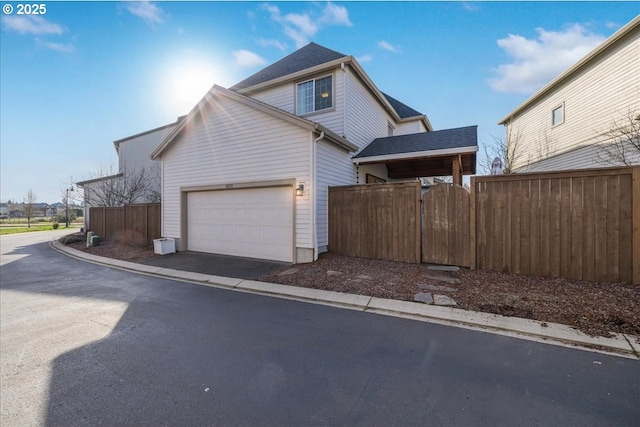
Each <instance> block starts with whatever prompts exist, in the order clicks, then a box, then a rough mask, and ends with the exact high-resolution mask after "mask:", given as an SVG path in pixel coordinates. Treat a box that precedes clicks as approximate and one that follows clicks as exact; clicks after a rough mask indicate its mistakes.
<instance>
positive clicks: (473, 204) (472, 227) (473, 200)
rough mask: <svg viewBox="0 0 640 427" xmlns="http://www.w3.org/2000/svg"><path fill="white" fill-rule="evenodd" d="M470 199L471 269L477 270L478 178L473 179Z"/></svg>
mask: <svg viewBox="0 0 640 427" xmlns="http://www.w3.org/2000/svg"><path fill="white" fill-rule="evenodd" d="M469 190H470V194H469V196H470V199H469V262H470V266H469V268H470V269H471V270H475V269H476V178H475V177H471V188H469Z"/></svg>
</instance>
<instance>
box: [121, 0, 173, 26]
mask: <svg viewBox="0 0 640 427" xmlns="http://www.w3.org/2000/svg"><path fill="white" fill-rule="evenodd" d="M125 8H126V9H127V11H129V13H131V14H132V15H134V16H137V17H138V18H140V19H142V20H143V21H144V22H146V23H147V24H148V25H159V24H162V23H163V22H164V20H165V18H166V14H165V13H164V11H163V10H162V9H161V8H159V7H158V6H156V5H155V4H153V3H151V2H149V1H140V2H130V3H127V5H126V6H125Z"/></svg>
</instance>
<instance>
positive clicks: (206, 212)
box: [187, 187, 294, 262]
mask: <svg viewBox="0 0 640 427" xmlns="http://www.w3.org/2000/svg"><path fill="white" fill-rule="evenodd" d="M293 203H294V197H293V191H292V189H291V188H290V187H273V188H255V189H242V190H223V191H207V192H194V193H189V194H188V196H187V221H188V226H187V229H188V249H189V250H193V251H199V252H210V253H219V254H227V255H237V256H246V257H252V258H263V259H272V260H279V261H287V262H292V261H293V224H294V221H293V218H294V215H293Z"/></svg>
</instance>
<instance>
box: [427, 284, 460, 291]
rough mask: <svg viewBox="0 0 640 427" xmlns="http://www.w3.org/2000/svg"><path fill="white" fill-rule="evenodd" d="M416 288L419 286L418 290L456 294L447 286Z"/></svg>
mask: <svg viewBox="0 0 640 427" xmlns="http://www.w3.org/2000/svg"><path fill="white" fill-rule="evenodd" d="M418 286H420V289H424V290H425V291H440V292H458V290H457V289H456V288H450V287H448V286H434V285H425V284H421V285H418Z"/></svg>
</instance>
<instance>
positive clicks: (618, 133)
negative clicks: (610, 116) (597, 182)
mask: <svg viewBox="0 0 640 427" xmlns="http://www.w3.org/2000/svg"><path fill="white" fill-rule="evenodd" d="M598 140H599V142H600V143H599V144H598V151H597V153H596V155H595V157H596V158H595V160H596V161H597V162H598V163H601V164H603V165H610V166H630V165H637V164H640V113H639V112H637V111H632V110H629V111H628V112H627V114H626V115H625V116H624V117H621V118H618V119H615V120H613V121H612V122H611V123H610V124H609V127H608V128H607V129H606V130H605V131H604V132H600V134H599V135H598Z"/></svg>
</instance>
